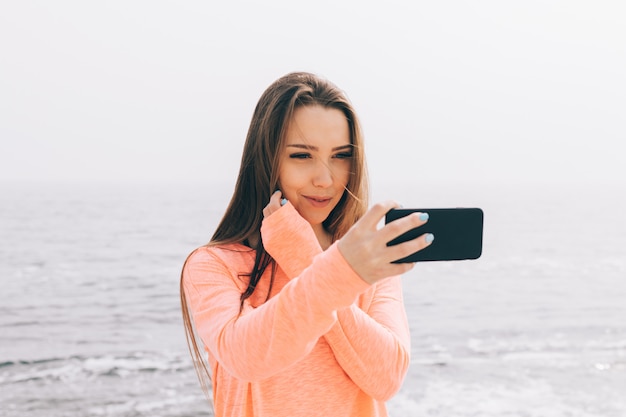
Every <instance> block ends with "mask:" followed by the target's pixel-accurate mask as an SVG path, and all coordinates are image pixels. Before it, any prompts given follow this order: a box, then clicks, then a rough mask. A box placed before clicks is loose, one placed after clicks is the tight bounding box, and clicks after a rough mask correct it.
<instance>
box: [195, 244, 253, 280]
mask: <svg viewBox="0 0 626 417" xmlns="http://www.w3.org/2000/svg"><path fill="white" fill-rule="evenodd" d="M254 256H255V252H254V250H253V249H250V248H247V247H246V246H243V245H239V244H225V245H208V246H200V247H199V248H196V249H194V250H193V251H192V252H191V253H190V254H189V255H188V256H187V259H186V260H185V263H184V265H183V279H184V281H185V282H187V283H197V282H202V281H206V280H207V279H211V277H213V278H215V277H218V276H229V277H230V278H231V279H235V280H238V279H239V277H240V276H241V275H242V274H246V273H249V271H250V267H251V265H252V264H253V263H254Z"/></svg>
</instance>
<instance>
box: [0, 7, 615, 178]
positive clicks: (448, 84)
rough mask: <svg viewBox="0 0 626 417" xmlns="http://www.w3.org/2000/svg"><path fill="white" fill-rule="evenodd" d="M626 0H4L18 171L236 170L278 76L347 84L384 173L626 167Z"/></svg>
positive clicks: (205, 173) (604, 174) (0, 128)
mask: <svg viewBox="0 0 626 417" xmlns="http://www.w3.org/2000/svg"><path fill="white" fill-rule="evenodd" d="M625 22H626V2H623V1H618V0H616V1H591V0H589V1H571V0H563V1H550V0H541V1H534V0H525V1H516V2H513V1H501V0H494V1H461V0H454V1H408V0H406V1H385V2H381V1H376V2H374V1H362V0H359V1H357V0H350V1H338V0H330V1H327V0H323V1H315V2H306V3H304V2H298V1H287V0H286V1H277V0H266V1H262V2H253V1H249V2H241V1H221V2H217V1H168V2H163V1H130V0H124V1H118V0H113V1H102V2H90V1H82V0H81V1H66V0H59V1H27V0H25V1H3V2H1V3H0V144H1V148H0V180H22V179H26V180H85V181H93V180H109V179H111V180H145V179H151V180H156V181H180V180H183V181H189V180H201V181H208V180H210V179H221V178H222V179H223V178H233V177H234V176H235V175H236V172H237V169H238V165H239V160H240V155H241V150H242V145H243V141H244V138H245V134H246V131H247V128H248V123H249V120H250V117H251V114H252V111H253V108H254V106H255V104H256V101H257V100H258V98H259V96H260V95H261V93H262V92H263V90H264V89H265V88H266V87H267V86H268V85H269V84H270V83H271V82H272V81H274V80H275V79H276V78H278V77H280V76H281V75H283V74H285V73H287V72H289V71H293V70H306V71H311V72H315V73H318V74H320V75H322V76H325V77H327V78H329V79H330V80H331V81H333V82H335V83H336V84H337V85H339V87H341V88H342V89H343V90H345V91H346V93H347V94H348V96H349V98H350V99H351V101H352V102H353V104H354V106H355V107H356V109H357V112H358V113H359V114H360V116H361V119H362V123H363V126H364V131H365V135H366V146H367V152H368V159H369V165H370V173H371V175H372V176H373V177H375V178H377V179H381V178H384V179H386V178H392V177H395V176H402V177H405V178H408V177H420V178H422V179H426V180H435V179H437V180H445V181H448V180H450V181H457V180H462V181H485V180H493V181H499V182H501V181H505V182H509V181H512V182H524V181H536V180H542V179H544V180H547V181H572V182H580V181H585V182H607V181H614V180H620V181H626V168H625V165H626V164H624V159H625V158H624V150H623V148H624V145H623V144H624V142H625V141H626V76H625V74H626V24H625Z"/></svg>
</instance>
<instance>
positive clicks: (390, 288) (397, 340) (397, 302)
mask: <svg viewBox="0 0 626 417" xmlns="http://www.w3.org/2000/svg"><path fill="white" fill-rule="evenodd" d="M373 293H374V294H373V297H372V302H371V304H370V305H369V308H368V309H367V311H363V310H361V309H360V308H358V307H357V306H356V305H351V306H350V307H348V308H343V309H341V310H339V311H338V312H337V318H338V321H337V323H336V324H335V325H334V326H333V327H332V328H331V330H330V331H328V332H327V333H326V334H325V335H324V337H325V338H326V340H327V341H328V343H329V344H330V346H331V349H332V350H333V353H334V354H335V358H336V359H337V362H339V364H340V365H341V367H342V368H343V369H344V370H345V371H346V373H347V374H348V375H349V376H350V378H351V379H352V381H354V383H355V384H357V385H358V386H359V387H360V388H361V389H362V390H363V391H365V392H366V393H368V394H369V395H370V396H372V397H373V398H376V399H378V400H382V401H386V400H388V399H389V398H391V397H392V396H393V395H394V394H395V393H396V392H397V391H398V390H399V389H400V387H401V385H402V382H403V381H404V377H405V375H406V372H407V370H408V367H409V362H410V351H411V348H410V335H409V327H408V323H407V318H406V312H405V310H404V304H403V300H402V287H401V280H400V277H392V278H388V279H386V280H384V281H382V282H379V283H378V284H376V285H375V288H374V290H373Z"/></svg>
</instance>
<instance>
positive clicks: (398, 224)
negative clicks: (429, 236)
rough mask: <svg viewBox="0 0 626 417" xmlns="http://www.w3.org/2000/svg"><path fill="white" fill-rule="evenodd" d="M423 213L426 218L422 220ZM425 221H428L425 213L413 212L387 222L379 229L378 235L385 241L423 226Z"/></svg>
mask: <svg viewBox="0 0 626 417" xmlns="http://www.w3.org/2000/svg"><path fill="white" fill-rule="evenodd" d="M423 215H425V216H424V217H426V220H423V218H424V217H423ZM426 222H428V215H427V214H426V213H419V212H414V213H411V214H409V215H407V216H404V217H401V218H399V219H396V220H394V221H392V222H389V223H387V224H386V225H385V226H383V227H382V228H381V229H380V237H381V239H383V240H384V241H385V243H387V242H389V241H391V240H393V239H395V238H397V237H398V236H400V235H402V234H404V233H406V232H408V231H409V230H411V229H415V228H417V227H420V226H423V225H424V224H426Z"/></svg>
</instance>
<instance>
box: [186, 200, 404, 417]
mask: <svg viewBox="0 0 626 417" xmlns="http://www.w3.org/2000/svg"><path fill="white" fill-rule="evenodd" d="M261 234H262V237H263V243H264V245H265V248H266V250H267V251H268V253H269V254H270V255H272V257H273V258H274V259H275V260H276V262H277V264H278V268H276V275H275V281H274V285H273V288H272V290H271V294H270V295H271V298H270V300H269V301H267V302H265V299H266V297H267V292H268V289H269V281H270V274H271V266H270V267H268V268H267V270H266V272H265V274H264V275H263V277H262V278H261V280H260V282H259V283H258V285H257V287H256V289H255V292H254V293H253V295H252V296H251V297H250V298H248V299H247V300H246V301H245V302H244V309H243V312H242V314H241V316H239V305H240V301H239V300H240V296H241V294H242V293H243V292H244V291H245V289H246V287H247V283H248V281H249V277H248V276H245V275H246V274H249V273H250V271H251V269H252V266H253V264H254V256H255V252H254V251H253V250H251V249H250V248H248V247H246V246H243V245H239V244H230V245H223V246H213V247H201V248H199V249H196V250H195V251H194V252H193V253H192V254H191V256H190V258H189V259H188V261H187V264H186V266H185V269H184V271H183V283H184V289H185V294H186V295H187V300H188V303H189V305H190V308H191V312H192V315H193V318H194V322H195V325H196V330H197V333H198V335H199V336H200V338H201V339H202V342H203V343H204V345H205V346H206V349H207V351H208V355H209V364H210V367H211V373H212V384H213V400H214V408H215V415H216V417H222V416H233V417H234V416H237V417H240V416H256V417H280V416H290V417H297V416H311V415H316V416H337V417H343V416H345V417H348V416H354V417H357V416H358V417H368V416H386V415H387V411H386V408H385V401H386V400H388V399H389V398H391V397H392V396H393V395H394V394H395V393H396V392H397V391H398V389H399V388H400V386H401V385H402V381H403V379H404V376H405V374H406V371H407V369H408V366H409V353H410V339H409V329H408V324H407V319H406V313H405V310H404V304H403V300H402V288H401V281H400V278H399V277H392V278H387V279H385V280H382V281H380V282H378V283H377V284H375V285H372V286H370V285H368V284H367V283H366V282H365V281H363V280H362V279H361V278H360V277H359V276H358V275H357V274H356V273H355V272H354V270H353V269H352V268H351V267H350V265H349V264H348V263H347V262H346V260H345V259H344V257H343V256H342V255H341V253H340V252H339V250H338V249H337V245H336V244H333V245H332V246H331V247H330V248H328V250H326V251H324V252H323V251H322V250H321V248H320V246H319V243H318V241H317V239H316V237H315V234H314V233H313V230H312V228H311V226H310V225H309V224H308V222H307V221H306V220H304V219H303V218H302V217H300V215H299V214H298V212H297V211H296V210H295V208H294V207H293V206H292V205H291V204H290V203H288V204H286V205H285V206H283V207H281V208H280V209H279V210H278V211H276V212H275V213H273V214H272V215H270V216H269V217H267V218H266V219H265V220H264V221H263V225H262V227H261Z"/></svg>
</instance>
